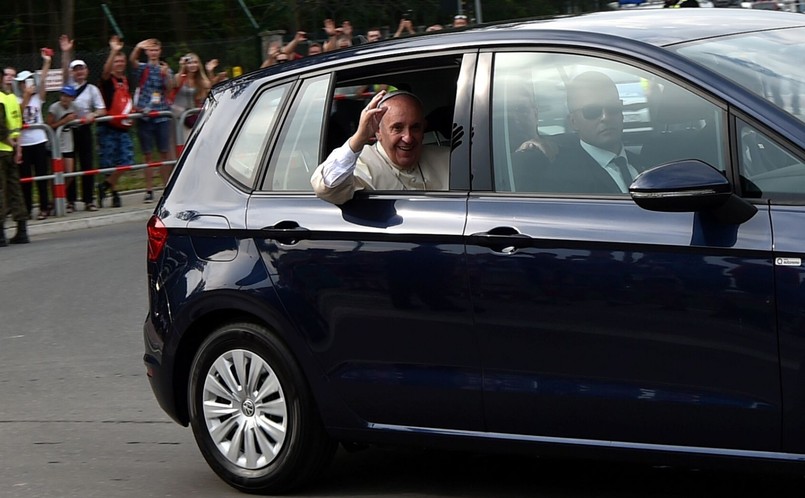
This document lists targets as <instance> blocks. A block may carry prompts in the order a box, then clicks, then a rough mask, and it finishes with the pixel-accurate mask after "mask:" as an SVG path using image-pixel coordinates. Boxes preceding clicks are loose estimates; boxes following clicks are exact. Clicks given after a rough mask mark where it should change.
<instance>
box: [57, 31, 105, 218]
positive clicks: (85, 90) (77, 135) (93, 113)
mask: <svg viewBox="0 0 805 498" xmlns="http://www.w3.org/2000/svg"><path fill="white" fill-rule="evenodd" d="M74 45H75V42H74V40H71V39H70V38H69V37H68V36H67V35H61V36H60V37H59V47H60V48H61V51H62V77H63V81H64V82H65V84H67V85H70V86H72V87H73V88H75V89H76V98H75V102H74V103H75V106H76V108H77V109H78V119H82V120H84V123H83V124H81V125H80V126H78V127H76V128H75V129H74V130H73V142H74V147H75V156H76V169H77V170H79V171H89V170H93V169H95V166H94V164H93V162H94V160H95V144H94V143H93V138H92V123H93V122H94V121H95V118H98V117H101V116H105V115H106V105H105V104H104V103H103V97H101V92H100V90H98V87H97V86H95V85H93V84H92V83H88V82H87V79H88V78H89V68H88V67H87V64H86V63H85V62H84V61H83V60H81V59H75V60H72V61H71V56H72V55H73V54H72V52H73V47H74ZM75 185H76V183H71V184H70V186H69V188H68V189H67V208H68V210H72V209H74V208H75V201H76V198H77V195H76V193H77V192H76V188H75ZM94 195H95V175H94V174H93V175H86V174H85V175H82V176H81V199H82V200H83V201H84V209H85V210H86V211H97V210H98V207H97V206H96V205H95V202H94Z"/></svg>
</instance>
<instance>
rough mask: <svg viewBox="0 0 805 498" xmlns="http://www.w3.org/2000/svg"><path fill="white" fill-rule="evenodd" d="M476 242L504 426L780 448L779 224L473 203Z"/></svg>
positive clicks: (534, 203) (480, 311) (513, 202)
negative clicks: (774, 248) (775, 247)
mask: <svg viewBox="0 0 805 498" xmlns="http://www.w3.org/2000/svg"><path fill="white" fill-rule="evenodd" d="M515 206H516V208H515ZM524 206H528V208H527V209H523V207H524ZM513 208H514V209H513ZM492 213H494V216H493V215H492ZM524 213H530V215H529V216H524ZM487 220H495V223H497V224H498V226H491V225H490V222H489V221H487ZM504 220H506V221H504ZM612 220H617V222H614V221H612ZM502 227H507V228H510V229H511V231H512V235H511V236H510V237H506V236H499V237H495V238H494V239H500V240H495V241H494V242H493V241H489V240H487V238H486V237H479V236H477V235H473V234H485V233H488V232H490V231H492V230H495V229H498V231H500V229H501V228H502ZM467 233H468V239H469V241H468V262H469V271H470V275H471V279H470V286H471V288H472V289H473V304H474V309H476V310H477V313H476V324H477V326H478V327H480V330H479V334H480V335H481V336H482V341H483V342H482V350H483V351H484V387H485V393H486V397H485V400H486V401H487V403H486V404H485V408H486V413H487V417H488V419H487V423H488V427H489V429H490V430H492V431H495V432H509V431H511V432H515V433H525V434H534V435H540V436H554V437H581V438H585V439H600V440H610V439H611V440H618V441H637V442H655V443H656V442H660V443H663V444H669V445H686V446H706V447H729V448H743V449H755V450H766V451H778V450H779V449H780V448H779V437H778V436H779V432H780V411H781V400H780V393H779V389H778V386H779V371H778V368H777V364H778V355H777V335H776V331H775V321H774V281H773V267H772V265H771V261H770V258H771V245H770V240H771V230H770V224H769V219H768V213H762V212H759V213H757V214H756V215H755V216H754V217H753V218H752V220H750V221H749V222H747V223H745V224H743V225H740V227H738V226H733V227H724V226H722V225H720V224H717V223H708V222H707V221H706V220H703V219H702V218H701V217H699V216H698V215H693V214H691V213H654V212H649V211H644V210H642V209H640V208H638V207H636V206H635V205H634V204H633V203H632V202H631V201H619V200H600V201H595V200H587V199H580V200H578V201H575V202H574V201H568V200H555V199H550V198H534V199H523V198H516V197H508V198H492V197H483V196H479V197H474V196H473V197H472V198H471V199H470V205H469V211H468V222H467ZM507 243H510V244H511V245H510V246H507ZM739 275H741V276H744V277H743V278H739ZM591 413H595V414H596V416H595V417H593V418H592V419H591V418H590V417H589V416H588V414H591ZM725 418H728V419H729V420H730V421H731V423H730V424H724V423H723V420H724V419H725Z"/></svg>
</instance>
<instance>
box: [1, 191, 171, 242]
mask: <svg viewBox="0 0 805 498" xmlns="http://www.w3.org/2000/svg"><path fill="white" fill-rule="evenodd" d="M144 192H145V190H144V189H143V190H129V191H126V192H121V193H120V196H121V198H122V199H123V207H122V208H108V207H107V208H101V209H100V210H98V211H93V212H86V211H84V210H83V209H82V208H83V204H82V203H81V202H78V203H76V204H77V207H78V208H79V209H78V210H77V211H76V212H75V213H73V214H69V215H67V216H64V217H61V218H55V217H49V218H47V219H46V220H41V221H39V220H32V221H29V222H28V234H29V235H33V236H36V235H42V234H49V233H58V232H68V231H72V230H83V229H86V228H98V227H104V226H109V225H116V224H118V223H127V222H131V221H141V222H142V223H143V229H145V222H146V221H148V218H149V217H150V216H151V214H153V212H154V209H155V207H156V204H144V203H142V200H141V197H140V196H141V195H142V194H143V193H144ZM154 195H155V196H156V198H159V196H161V195H162V189H161V188H155V189H154ZM35 209H36V208H35ZM13 227H14V224H13V222H10V223H7V226H6V229H7V230H8V229H9V228H11V231H12V232H13V231H14V228H13Z"/></svg>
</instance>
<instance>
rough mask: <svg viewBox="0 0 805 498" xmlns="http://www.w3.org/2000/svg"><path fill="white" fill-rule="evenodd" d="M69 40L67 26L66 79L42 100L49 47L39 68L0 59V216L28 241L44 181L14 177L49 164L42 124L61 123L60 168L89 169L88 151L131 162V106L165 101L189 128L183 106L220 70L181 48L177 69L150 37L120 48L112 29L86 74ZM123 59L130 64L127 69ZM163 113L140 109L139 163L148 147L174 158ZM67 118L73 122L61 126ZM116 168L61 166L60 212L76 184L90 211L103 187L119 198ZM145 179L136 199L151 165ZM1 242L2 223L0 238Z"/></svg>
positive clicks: (40, 172)
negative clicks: (97, 71) (100, 57)
mask: <svg viewBox="0 0 805 498" xmlns="http://www.w3.org/2000/svg"><path fill="white" fill-rule="evenodd" d="M74 46H75V41H74V40H72V39H70V38H69V37H68V36H67V35H62V36H61V37H60V38H59V48H60V50H61V61H62V68H61V70H62V81H63V83H64V84H63V86H62V87H61V89H60V92H59V99H58V100H57V101H56V102H53V103H52V104H51V105H49V106H48V107H47V108H45V102H46V91H47V88H46V87H47V80H48V73H49V72H50V70H51V63H52V59H53V56H54V53H53V52H54V51H53V50H51V49H48V48H43V49H42V50H41V58H42V68H41V70H40V71H39V74H38V75H37V74H35V73H34V72H31V71H28V70H25V71H20V72H17V70H16V69H15V68H13V67H5V68H4V69H3V82H2V91H0V107H1V108H0V189H2V190H3V212H4V213H5V216H4V217H3V219H2V220H0V221H5V218H6V217H8V215H9V214H11V216H12V219H13V220H14V221H15V222H16V223H17V235H15V236H14V237H13V238H11V239H10V240H9V241H8V242H11V243H27V242H28V241H29V240H28V237H27V221H28V220H30V219H31V218H32V214H33V213H34V196H33V189H34V187H35V188H36V193H37V196H38V208H39V209H38V214H37V218H38V219H40V220H43V219H46V218H47V217H48V216H50V215H52V214H53V202H52V200H53V199H52V196H51V195H50V191H51V185H50V183H51V182H49V181H47V180H37V181H36V182H35V185H34V184H33V183H31V182H24V183H21V181H20V179H21V178H30V177H34V176H37V177H38V176H45V175H48V174H49V173H50V171H49V169H50V168H49V166H50V153H49V151H48V147H49V145H48V134H47V132H46V130H45V129H44V126H45V125H46V126H50V127H51V128H53V129H54V130H57V129H59V128H61V133H59V135H58V138H59V147H60V149H59V150H60V151H61V155H62V164H63V166H64V172H65V173H72V172H74V171H89V170H94V169H95V165H94V161H95V156H96V152H97V156H98V165H99V166H100V168H113V167H115V166H121V165H130V164H132V163H133V162H134V142H133V140H132V136H131V132H130V129H131V128H132V127H133V125H134V122H133V120H131V119H127V118H125V116H126V115H128V114H129V113H131V112H141V113H144V114H147V113H149V112H151V111H170V112H171V113H172V114H173V115H174V116H176V117H177V118H178V117H183V118H184V122H183V124H184V126H185V131H188V130H189V129H190V128H192V126H193V124H194V122H195V117H196V115H195V114H189V115H188V114H185V111H186V110H188V109H195V108H198V107H199V106H200V105H201V102H202V101H203V100H204V99H205V98H206V96H207V93H208V92H209V90H210V88H211V87H212V85H214V84H215V83H217V82H218V81H221V80H222V79H225V78H226V73H225V72H217V73H216V72H215V69H216V67H217V66H218V61H217V60H215V59H213V60H211V61H208V62H207V63H206V64H204V65H202V64H201V59H200V58H199V56H198V55H196V54H194V53H188V54H187V55H185V56H183V57H182V58H181V59H180V63H179V69H178V70H177V71H175V72H174V71H173V70H172V69H171V68H170V67H169V66H168V64H167V63H166V62H164V61H163V60H162V59H161V55H162V47H161V44H160V42H159V40H157V39H155V38H151V39H147V40H143V41H141V42H139V43H138V44H137V45H136V46H135V47H134V48H133V50H132V51H131V54H130V55H129V56H128V57H127V56H126V54H125V52H124V43H123V41H122V40H121V39H120V38H119V37H117V36H112V37H111V39H110V40H109V54H108V58H107V59H106V62H105V64H104V66H103V70H102V72H101V75H100V78H99V79H98V80H97V84H93V83H91V82H90V71H89V68H88V66H87V64H86V63H85V62H84V61H83V60H81V59H76V58H74V57H73V55H74V53H73V50H74ZM141 59H144V60H141ZM129 68H130V69H131V73H129V72H128V69H129ZM129 74H130V75H131V77H132V78H133V81H137V84H136V86H135V87H134V88H133V89H130V88H129ZM107 115H108V116H110V117H111V119H104V120H101V121H99V122H98V123H97V125H96V127H95V133H94V134H93V130H92V126H93V123H94V122H95V120H96V119H97V118H100V117H103V116H107ZM171 121H172V120H171V117H170V116H169V115H164V114H161V115H157V116H143V117H141V118H140V119H139V121H138V123H137V126H136V130H137V137H138V139H139V141H140V147H141V150H142V152H143V156H144V159H145V162H146V163H150V162H152V155H153V152H154V150H156V152H157V153H158V154H159V159H160V161H162V162H163V163H164V162H169V161H170V160H171V159H172V148H171V145H170V144H171V138H170V136H171V128H170V123H171ZM68 124H71V126H65V125H68ZM62 127H63V128H62ZM96 139H97V146H96V143H95V140H96ZM170 170H171V166H170V165H162V166H161V169H160V174H161V176H162V180H163V183H164V182H167V178H168V176H169V174H170ZM121 173H122V172H119V171H116V172H113V173H110V174H106V175H104V178H103V179H102V180H100V181H99V182H98V183H97V185H96V178H95V175H92V174H87V175H81V176H80V177H79V178H80V180H79V181H74V177H73V176H68V177H67V181H66V184H65V187H66V201H67V205H66V211H67V213H72V212H74V211H75V210H76V206H77V204H78V199H79V194H80V199H81V202H82V205H83V208H84V209H85V210H87V211H97V210H98V208H99V207H102V206H103V204H104V202H105V201H106V199H107V197H109V196H111V206H112V207H120V206H121V205H122V203H121V199H120V195H119V194H118V191H117V181H118V178H119V177H120V175H121ZM145 184H146V185H145V186H146V193H145V198H144V202H152V201H153V200H154V194H153V186H154V182H153V170H152V169H151V168H146V170H145ZM79 186H80V191H79ZM96 190H97V192H96ZM8 242H7V241H6V239H5V231H4V230H3V226H2V225H0V247H2V246H4V245H6V244H7V243H8Z"/></svg>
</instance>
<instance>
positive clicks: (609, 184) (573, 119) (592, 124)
mask: <svg viewBox="0 0 805 498" xmlns="http://www.w3.org/2000/svg"><path fill="white" fill-rule="evenodd" d="M567 109H568V112H569V115H568V123H569V125H570V128H571V129H572V130H573V131H574V132H575V135H576V136H575V138H574V139H573V140H563V141H562V142H561V143H559V152H558V154H557V156H556V157H555V158H554V159H553V160H550V159H548V158H546V157H545V154H544V153H543V152H542V151H541V150H539V149H536V148H532V149H529V150H528V151H525V152H527V153H526V154H520V155H519V157H516V159H515V160H516V161H517V162H519V163H520V164H519V165H517V166H516V168H515V169H516V170H517V171H519V172H520V173H521V174H520V178H519V179H518V184H519V185H521V186H522V187H523V190H528V191H533V192H572V193H595V194H612V193H624V192H628V191H629V185H630V184H631V183H632V180H634V178H635V177H636V176H637V175H638V174H639V173H640V172H641V171H642V167H641V166H640V162H639V156H638V155H636V154H632V153H630V152H627V151H626V149H625V148H624V146H623V142H622V137H623V102H622V101H621V99H620V94H619V93H618V88H617V87H616V86H615V83H614V82H613V81H612V79H610V78H609V77H608V76H607V75H605V74H603V73H600V72H597V71H587V72H584V73H581V74H580V75H578V76H576V77H575V78H574V79H573V80H572V81H571V82H570V83H569V84H568V86H567Z"/></svg>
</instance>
